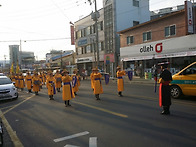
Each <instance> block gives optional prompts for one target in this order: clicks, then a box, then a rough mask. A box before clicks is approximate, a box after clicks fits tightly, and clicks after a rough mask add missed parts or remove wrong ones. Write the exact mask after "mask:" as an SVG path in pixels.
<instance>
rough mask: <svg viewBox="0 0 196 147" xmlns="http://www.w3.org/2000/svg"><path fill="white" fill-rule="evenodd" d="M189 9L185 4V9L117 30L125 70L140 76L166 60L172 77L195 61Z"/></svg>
mask: <svg viewBox="0 0 196 147" xmlns="http://www.w3.org/2000/svg"><path fill="white" fill-rule="evenodd" d="M190 9H192V7H190ZM190 9H189V8H188V6H187V4H186V3H185V9H182V10H180V11H176V12H173V13H170V14H168V15H164V16H162V17H159V18H156V19H153V20H151V21H148V22H145V23H143V24H139V25H137V26H134V27H131V28H129V29H126V30H122V31H120V32H119V34H120V38H121V49H120V54H121V61H122V62H123V65H124V68H132V69H134V71H135V74H139V75H142V76H143V75H144V72H147V71H149V72H150V71H151V69H152V67H153V65H154V64H157V63H159V62H162V61H169V62H170V68H171V71H172V73H173V74H174V73H176V72H177V71H179V70H180V69H181V68H183V67H184V66H186V65H188V64H190V63H192V62H193V61H196V42H195V40H196V34H195V31H196V30H195V27H194V23H193V20H194V22H196V19H195V17H194V15H193V13H190V12H189V10H190ZM192 12H195V11H192ZM190 14H191V16H190ZM195 14H196V13H195ZM190 21H191V22H190ZM189 27H191V31H190V28H189Z"/></svg>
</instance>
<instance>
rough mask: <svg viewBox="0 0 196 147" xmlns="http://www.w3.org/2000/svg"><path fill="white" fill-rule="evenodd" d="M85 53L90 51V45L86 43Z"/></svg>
mask: <svg viewBox="0 0 196 147" xmlns="http://www.w3.org/2000/svg"><path fill="white" fill-rule="evenodd" d="M86 53H91V47H90V45H87V46H86Z"/></svg>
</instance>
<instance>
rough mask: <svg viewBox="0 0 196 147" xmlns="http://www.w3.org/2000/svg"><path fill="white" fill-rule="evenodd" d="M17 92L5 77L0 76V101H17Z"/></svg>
mask: <svg viewBox="0 0 196 147" xmlns="http://www.w3.org/2000/svg"><path fill="white" fill-rule="evenodd" d="M17 98H18V90H17V88H16V87H15V86H14V84H13V83H12V81H11V80H10V78H8V77H7V76H0V100H6V99H17Z"/></svg>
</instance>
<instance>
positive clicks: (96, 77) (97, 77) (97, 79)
mask: <svg viewBox="0 0 196 147" xmlns="http://www.w3.org/2000/svg"><path fill="white" fill-rule="evenodd" d="M101 77H102V75H101V74H100V73H94V74H93V81H94V84H93V86H94V94H101V93H103V87H102V85H101Z"/></svg>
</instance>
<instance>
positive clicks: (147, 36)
mask: <svg viewBox="0 0 196 147" xmlns="http://www.w3.org/2000/svg"><path fill="white" fill-rule="evenodd" d="M151 39H152V36H151V32H144V33H143V41H148V40H151Z"/></svg>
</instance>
